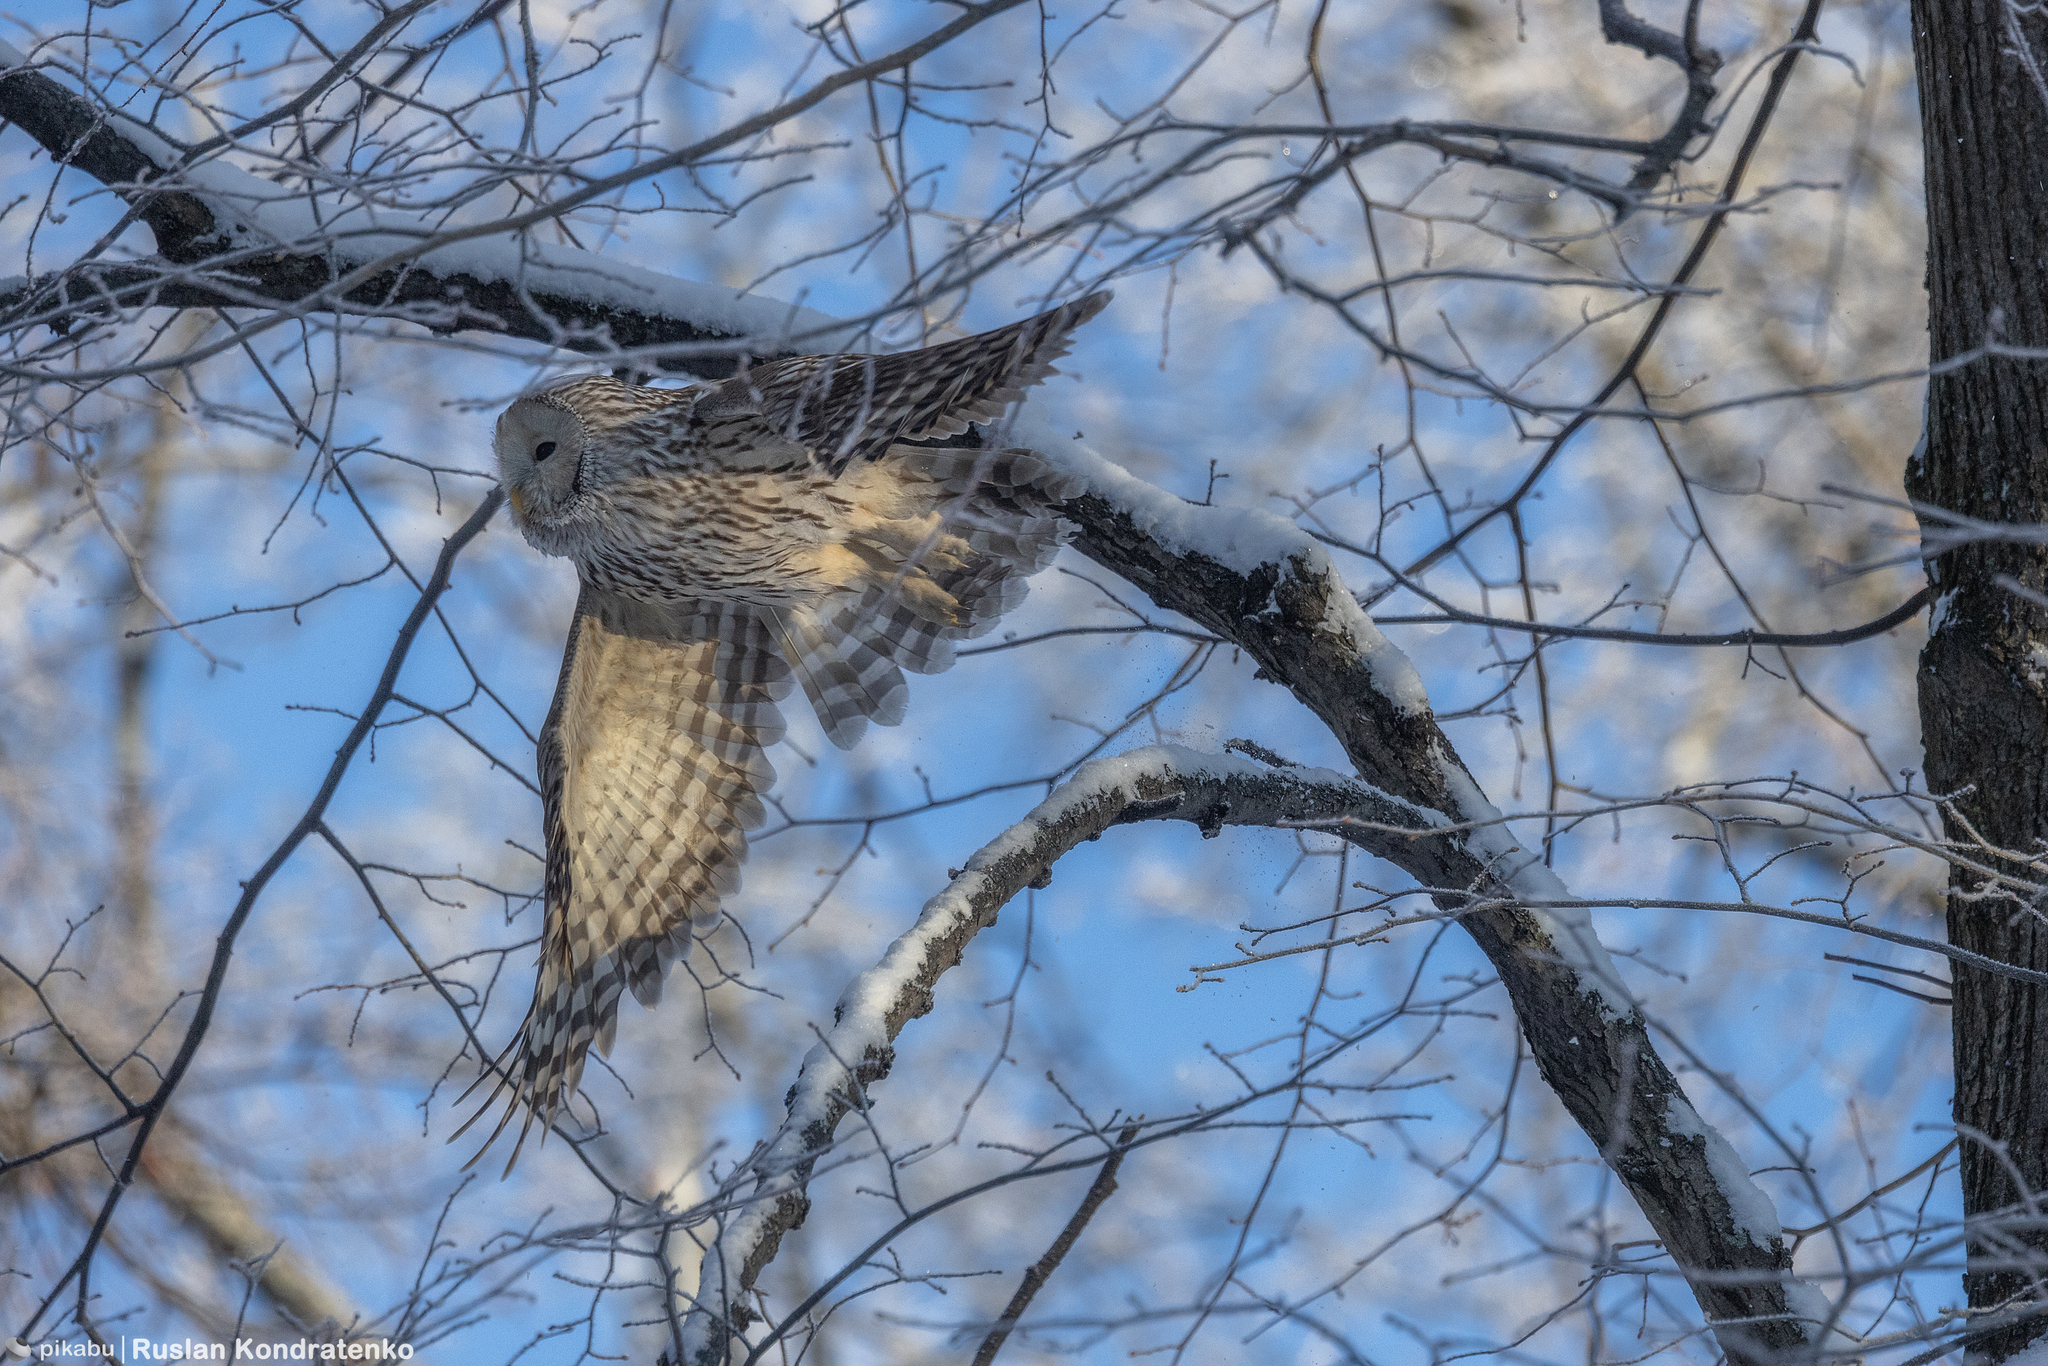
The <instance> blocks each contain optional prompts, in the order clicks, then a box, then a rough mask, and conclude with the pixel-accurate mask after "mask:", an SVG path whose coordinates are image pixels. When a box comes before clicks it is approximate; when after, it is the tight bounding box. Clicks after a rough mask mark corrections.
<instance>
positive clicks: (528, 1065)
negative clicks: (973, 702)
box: [455, 293, 1110, 1173]
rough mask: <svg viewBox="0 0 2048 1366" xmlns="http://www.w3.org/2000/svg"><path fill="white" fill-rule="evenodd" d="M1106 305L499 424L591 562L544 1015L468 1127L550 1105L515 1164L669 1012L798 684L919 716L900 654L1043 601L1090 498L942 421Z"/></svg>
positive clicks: (860, 719) (551, 872)
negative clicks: (610, 1057) (629, 1001)
mask: <svg viewBox="0 0 2048 1366" xmlns="http://www.w3.org/2000/svg"><path fill="white" fill-rule="evenodd" d="M1109 297H1110V296H1109V295H1108V294H1107V293H1097V294H1091V295H1089V296H1088V297H1086V298H1084V299H1080V300H1077V301H1075V302H1072V303H1069V304H1066V305H1063V306H1062V307H1060V308H1056V309H1054V310H1053V311H1051V312H1050V313H1045V314H1041V315H1040V316H1038V317H1035V318H1032V319H1029V320H1028V321H1025V322H1021V323H1016V324H1013V325H1012V326H1009V327H1005V328H1000V329H998V330H996V331H994V332H986V333H983V334H981V335H980V336H975V337H967V338H964V339H962V340H959V341H952V342H947V343H944V344H942V345H939V346H933V347H929V348H927V349H925V350H922V351H908V352H901V353H897V354H893V355H883V356H869V355H841V356H800V357H796V358H794V359H789V360H782V361H777V362H774V363H772V364H766V365H759V366H755V367H753V368H751V369H747V370H743V371H742V372H741V373H740V374H739V375H738V376H736V377H735V378H733V379H730V380H726V381H724V382H723V383H712V384H700V385H694V386H691V387H688V388H682V389H655V388H646V387H642V386H639V385H633V384H626V383H622V382H621V381H619V380H615V379H610V378H606V377H603V376H592V377H587V378H583V379H575V380H571V381H569V382H568V383H566V384H561V385H557V386H556V387H554V388H551V389H547V390H544V391H542V392H540V393H536V394H532V395H529V396H527V397H525V398H522V399H520V400H519V401H518V402H516V403H514V404H513V405H512V406H511V407H510V408H508V409H506V410H505V412H504V414H503V415H502V416H501V417H499V419H498V427H497V438H496V443H495V444H496V450H497V457H498V469H499V477H500V479H501V480H502V482H503V485H504V489H505V495H506V498H507V500H508V501H509V502H510V503H511V506H512V512H513V516H514V518H515V519H516V520H517V522H518V525H519V529H520V531H521V533H523V534H524V535H525V537H526V539H527V541H528V542H529V543H530V544H531V545H532V546H533V547H534V548H535V549H536V550H539V551H541V552H542V553H544V554H549V555H562V556H566V557H567V558H569V559H570V560H572V561H574V562H575V565H576V574H577V578H578V580H579V584H580V590H581V591H580V593H579V594H578V597H577V602H576V612H575V618H574V620H573V621H572V622H571V624H570V627H569V640H568V645H567V647H566V649H565V650H564V651H563V655H562V672H561V677H560V680H559V682H558V683H557V684H556V686H555V696H554V703H553V705H552V706H551V707H550V708H549V710H548V716H547V722H546V724H545V725H544V726H543V727H542V729H541V733H540V741H539V745H538V763H539V770H540V790H541V825H542V832H543V836H544V847H545V856H546V870H545V873H544V876H543V896H544V902H545V907H546V910H545V917H544V925H543V929H542V939H541V957H540V970H539V977H538V980H537V981H536V983H535V986H534V992H533V1005H532V1007H531V1009H530V1010H529V1011H528V1012H527V1016H526V1021H525V1023H524V1024H523V1025H522V1026H521V1027H520V1030H519V1032H518V1034H517V1035H516V1036H515V1037H514V1038H513V1040H512V1042H511V1043H510V1044H509V1045H508V1046H507V1047H506V1049H505V1052H504V1053H503V1054H500V1055H499V1058H498V1060H497V1061H498V1068H497V1069H496V1070H497V1072H498V1074H499V1076H500V1080H499V1082H498V1085H497V1087H496V1088H495V1089H494V1090H493V1091H492V1092H491V1094H490V1096H489V1097H488V1098H487V1099H486V1100H485V1102H484V1104H483V1106H482V1108H481V1109H479V1110H478V1111H477V1113H476V1114H475V1115H472V1116H471V1117H470V1119H469V1120H468V1121H467V1122H466V1123H465V1124H464V1125H463V1126H462V1129H458V1130H457V1131H456V1134H455V1136H456V1137H460V1135H461V1133H462V1132H463V1130H466V1129H468V1128H469V1126H470V1125H471V1124H474V1123H475V1122H476V1120H477V1119H478V1118H480V1117H482V1115H484V1114H485V1113H487V1112H489V1111H490V1110H491V1109H492V1107H493V1106H494V1105H495V1103H496V1101H497V1099H498V1097H499V1096H500V1095H501V1094H503V1093H504V1092H506V1091H507V1090H508V1089H509V1090H510V1092H511V1097H510V1099H509V1101H508V1102H507V1104H506V1108H505V1114H504V1117H503V1118H502V1119H500V1120H499V1122H498V1125H497V1127H496V1128H495V1129H494V1130H493V1131H492V1133H491V1137H490V1139H489V1140H487V1141H486V1142H485V1144H484V1149H485V1150H488V1149H489V1147H490V1146H491V1144H492V1143H493V1142H495V1141H496V1140H497V1138H498V1136H499V1134H501V1133H503V1132H504V1129H505V1127H506V1125H507V1124H509V1123H510V1122H511V1120H512V1119H513V1118H514V1117H515V1116H516V1115H517V1114H519V1113H520V1111H521V1110H522V1109H523V1110H524V1111H525V1115H526V1118H525V1122H524V1123H523V1124H522V1125H521V1126H520V1130H519V1138H518V1140H517V1142H515V1144H514V1146H513V1150H512V1155H511V1160H510V1161H508V1162H507V1163H506V1168H505V1170H506V1172H507V1173H509V1172H510V1171H511V1169H512V1162H516V1161H517V1160H518V1156H519V1149H520V1147H521V1146H523V1145H524V1143H525V1140H526V1135H527V1133H528V1131H529V1130H530V1129H531V1127H532V1125H533V1123H534V1121H535V1120H536V1119H537V1120H539V1121H540V1124H541V1129H542V1133H543V1135H545V1133H546V1130H547V1128H548V1126H549V1125H550V1124H551V1123H552V1121H553V1118H554V1115H555V1113H556V1111H557V1110H558V1109H559V1108H560V1107H561V1105H562V1104H563V1102H564V1101H565V1100H566V1099H567V1098H568V1097H569V1096H570V1095H571V1094H573V1093H574V1091H575V1088H576V1084H577V1081H578V1079H579V1078H580V1077H581V1075H582V1072H583V1063H584V1059H585V1056H586V1055H587V1053H588V1051H589V1049H590V1047H591V1045H592V1044H595V1045H596V1046H597V1048H598V1050H599V1051H600V1052H606V1053H608V1052H609V1051H610V1049H611V1045H612V1040H613V1037H614V1033H615V1031H616V1029H617V1025H618V1012H619V1003H620V997H621V996H623V995H624V994H625V993H627V992H631V993H632V995H633V998H634V999H635V1000H636V1001H638V1002H640V1004H641V1005H643V1006H648V1007H651V1006H653V1005H654V1004H655V1003H656V1002H657V1001H658V1000H659V999H660V997H661V987H662V979H663V977H664V976H665V975H666V973H667V971H668V969H669V967H670V965H671V964H672V963H673V962H674V961H675V960H676V959H677V958H680V957H682V956H684V955H686V954H687V953H688V952H689V950H690V944H691V939H692V936H693V934H694V933H701V932H704V931H707V930H708V929H709V928H710V927H711V926H713V925H714V924H716V922H717V921H718V919H719V915H720V904H721V902H722V901H723V900H724V898H726V897H729V896H731V895H732V894H733V893H734V892H736V891H737V890H738V889H739V885H740V878H739V870H740V865H741V864H742V863H743V862H745V860H746V857H747V832H748V831H750V830H753V829H756V828H757V827H759V826H760V825H761V824H762V822H763V821H764V820H765V819H766V812H765V810H764V808H763V805H762V796H763V794H765V793H766V792H767V791H768V789H769V787H770V785H771V784H772V783H773V782H774V781H775V771H774V769H773V768H771V767H770V766H769V763H768V758H767V755H766V753H765V751H766V750H767V748H768V747H769V746H770V745H773V744H774V743H775V742H776V741H777V740H778V739H780V738H781V736H782V733H783V720H782V715H781V713H780V712H779V711H778V709H777V706H776V704H777V703H778V702H780V701H782V700H783V699H784V698H785V697H787V696H788V695H789V694H790V692H791V691H792V690H793V688H795V687H797V686H801V687H802V688H803V691H804V695H805V696H806V697H807V698H809V700H810V704H811V706H812V708H813V709H814V710H815V711H816V712H817V715H818V720H819V722H820V723H821V724H822V725H823V727H824V730H825V734H826V735H827V736H828V737H830V739H831V740H832V742H833V743H834V744H835V745H837V746H839V747H840V748H842V749H844V748H850V747H851V746H852V745H853V744H854V743H855V742H856V741H858V740H859V739H860V737H861V735H862V734H863V732H865V730H866V729H867V725H868V723H869V722H870V721H872V722H875V723H876V724H878V725H885V726H890V725H895V724H896V723H897V722H899V721H901V720H902V719H903V711H904V703H905V700H906V695H907V692H908V689H907V688H906V686H905V683H904V677H903V674H904V671H905V670H909V671H910V672H912V673H927V674H929V673H937V672H939V671H940V670H943V669H945V668H947V667H948V666H950V665H951V664H952V662H953V651H954V645H955V642H957V641H960V640H963V639H967V638H970V637H973V636H977V635H980V634H982V633H983V632H985V631H987V630H989V629H990V628H991V627H993V626H994V625H995V622H996V620H997V618H999V617H1000V616H1002V614H1003V613H1005V612H1007V611H1009V610H1010V609H1011V608H1013V607H1015V606H1016V605H1017V604H1018V603H1019V602H1020V601H1021V600H1022V599H1023V597H1024V587H1025V585H1024V581H1025V579H1026V578H1027V577H1028V576H1030V575H1031V574H1034V573H1036V572H1037V571H1038V570H1040V569H1042V568H1043V567H1044V566H1045V565H1046V564H1047V562H1048V561H1050V560H1051V558H1052V556H1053V555H1054V554H1055V553H1056V552H1057V550H1058V549H1059V547H1060V545H1061V543H1062V542H1063V541H1064V540H1065V538H1066V537H1067V536H1068V535H1069V534H1071V531H1072V527H1071V524H1069V523H1066V522H1063V521H1062V520H1061V519H1060V518H1059V516H1058V515H1057V508H1058V506H1059V504H1060V503H1061V502H1062V501H1063V500H1064V499H1065V498H1067V497H1069V496H1071V495H1072V494H1073V493H1074V492H1076V491H1077V490H1076V489H1075V487H1074V486H1073V484H1072V481H1071V480H1070V479H1069V478H1068V477H1066V476H1063V475H1062V474H1061V472H1060V471H1058V470H1057V469H1055V468H1054V467H1053V466H1052V465H1051V463H1050V462H1048V461H1046V460H1045V459H1043V458H1042V457H1040V456H1038V455H1036V454H1034V453H1033V452H1031V451H1028V450H991V449H981V448H969V447H963V446H961V445H959V444H957V443H942V442H941V441H940V440H938V439H939V438H945V437H949V436H956V435H958V434H960V433H962V432H965V431H966V430H967V429H968V427H969V424H971V423H977V422H987V421H989V420H990V419H992V418H995V417H997V416H998V415H1000V414H1001V412H1002V411H1003V409H1004V407H1005V405H1007V404H1008V403H1010V402H1012V401H1014V400H1016V399H1020V398H1022V397H1023V390H1024V389H1025V388H1026V387H1027V386H1029V385H1032V384H1035V383H1037V382H1038V381H1039V380H1041V379H1043V378H1045V377H1046V376H1047V375H1050V374H1054V373H1056V371H1054V369H1053V368H1052V362H1053V361H1054V360H1055V359H1057V358H1058V357H1060V356H1062V355H1064V354H1066V350H1067V345H1068V341H1069V337H1070V335H1071V333H1072V331H1073V329H1074V328H1075V327H1077V326H1078V325H1080V324H1081V323H1083V322H1085V321H1087V320H1088V319H1089V318H1091V317H1093V316H1094V315H1095V314H1096V313H1098V312H1099V311H1101V309H1102V307H1103V306H1104V305H1105V304H1107V303H1108V302H1109ZM490 1075H491V1073H490V1072H486V1073H485V1074H484V1076H485V1077H489V1076H490ZM483 1079H484V1078H479V1079H478V1081H479V1084H481V1082H482V1080H483ZM472 1089H473V1088H472ZM477 1156H478V1157H481V1156H482V1152H479V1153H478V1154H477ZM475 1160H476V1159H475V1158H472V1159H471V1161H472V1162H473V1161H475Z"/></svg>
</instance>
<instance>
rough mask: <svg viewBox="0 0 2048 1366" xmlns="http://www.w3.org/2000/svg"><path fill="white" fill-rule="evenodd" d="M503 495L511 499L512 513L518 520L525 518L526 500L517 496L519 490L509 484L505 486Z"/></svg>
mask: <svg viewBox="0 0 2048 1366" xmlns="http://www.w3.org/2000/svg"><path fill="white" fill-rule="evenodd" d="M505 496H506V497H507V498H509V499H511V500H512V515H513V516H514V517H516V518H518V519H519V520H520V521H522V522H523V521H525V520H526V500H525V499H524V498H521V497H520V496H519V490H518V489H516V488H514V487H512V486H511V485H510V484H507V485H506V486H505Z"/></svg>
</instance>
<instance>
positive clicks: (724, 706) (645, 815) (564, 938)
mask: <svg viewBox="0 0 2048 1366" xmlns="http://www.w3.org/2000/svg"><path fill="white" fill-rule="evenodd" d="M792 686H793V682H792V678H791V672H790V668H789V665H788V664H787V663H785V662H784V660H783V658H782V656H781V654H780V653H779V652H778V651H777V649H776V639H775V626H774V623H773V622H772V621H771V620H770V619H769V615H768V614H766V613H763V612H761V611H760V610H758V609H754V608H750V607H747V606H745V605H742V604H735V603H728V602H682V603H669V604H650V603H643V602H638V601H635V600H633V599H631V598H626V597H622V596H619V595H617V594H611V593H605V592H602V591H600V590H598V589H595V588H592V587H590V586H588V585H585V586H584V588H583V592H582V595H581V596H580V597H579V598H578V600H577V603H576V616H575V620H574V621H573V623H572V624H571V625H570V628H569V642H568V647H567V649H566V650H565V651H564V653H563V658H562V673H561V678H560V681H559V682H558V683H557V685H556V688H555V700H554V704H553V706H552V707H550V708H549V711H548V718H547V722H546V724H545V725H544V726H543V727H542V729H541V735H540V744H539V756H538V757H539V768H540V778H541V784H540V786H541V823H542V829H543V833H544V835H545V837H546V859H547V867H546V873H545V876H544V883H543V891H544V900H545V903H546V913H545V917H544V924H543V929H542V939H541V956H540V972H539V976H538V979H537V980H536V982H535V985H534V992H533V1005H532V1007H531V1009H530V1010H529V1012H528V1014H527V1016H526V1022H525V1023H524V1024H523V1025H522V1026H521V1027H520V1030H519V1033H518V1035H517V1036H516V1037H515V1038H514V1039H513V1041H512V1043H511V1044H510V1045H508V1047H507V1048H506V1050H505V1053H504V1054H501V1055H500V1057H499V1059H498V1063H499V1072H500V1077H499V1081H498V1084H497V1086H496V1087H495V1088H494V1089H493V1090H492V1092H491V1094H490V1096H489V1098H488V1099H486V1100H485V1102H484V1104H483V1106H482V1107H481V1108H480V1109H479V1110H478V1111H477V1113H476V1114H475V1115H472V1116H471V1117H470V1119H469V1121H468V1122H466V1123H465V1124H464V1125H463V1126H462V1128H461V1129H458V1130H457V1131H456V1133H455V1137H460V1136H461V1134H462V1132H463V1131H464V1130H466V1129H468V1128H469V1127H470V1125H471V1124H474V1123H475V1122H476V1120H477V1119H478V1118H480V1117H481V1116H482V1115H483V1114H485V1113H487V1112H488V1111H489V1110H490V1109H491V1108H492V1106H493V1105H494V1104H495V1103H496V1101H497V1099H498V1097H499V1095H501V1094H502V1093H504V1092H505V1091H506V1090H508V1089H509V1090H510V1091H511V1093H512V1096H511V1100H510V1102H509V1103H508V1104H507V1106H506V1109H505V1115H504V1118H502V1119H501V1120H499V1122H498V1125H497V1128H495V1129H494V1130H492V1132H491V1137H490V1139H489V1140H487V1141H486V1142H485V1143H484V1145H483V1146H484V1150H488V1149H489V1148H490V1146H491V1144H492V1143H494V1142H496V1140H497V1138H498V1136H499V1134H501V1133H502V1132H504V1129H505V1127H506V1125H507V1124H509V1123H510V1122H511V1120H512V1118H513V1116H514V1115H516V1114H517V1113H518V1112H519V1111H520V1110H521V1109H522V1108H524V1109H525V1110H526V1115H527V1117H526V1120H525V1122H524V1123H523V1124H522V1125H521V1126H520V1130H519V1140H518V1143H516V1144H515V1145H514V1147H513V1150H512V1157H511V1160H510V1161H508V1162H507V1163H506V1164H505V1170H506V1171H507V1172H508V1173H509V1172H510V1171H511V1170H512V1162H514V1161H517V1160H518V1157H519V1149H520V1147H521V1146H523V1145H524V1144H525V1141H526V1135H527V1133H528V1131H529V1129H530V1128H531V1126H532V1124H533V1122H534V1120H535V1119H538V1120H539V1121H540V1122H541V1127H542V1130H543V1133H545V1131H546V1129H547V1127H548V1125H549V1124H551V1123H552V1122H553V1119H554V1116H555V1113H556V1111H557V1110H558V1109H559V1108H560V1107H561V1105H562V1104H563V1102H564V1101H565V1100H566V1099H567V1098H568V1097H569V1096H570V1095H571V1094H573V1093H574V1091H575V1089H576V1084H577V1081H578V1080H579V1079H580V1077H581V1076H582V1073H583V1062H584V1058H585V1056H586V1055H587V1053H588V1052H589V1049H590V1047H591V1045H592V1044H593V1043H594V1044H596V1045H597V1048H598V1050H599V1051H600V1052H609V1051H610V1049H611V1044H612V1036H613V1033H614V1030H615V1029H616V1027H617V1024H618V1012H619V998H620V996H621V995H623V994H624V993H626V992H628V991H630V992H631V993H632V994H633V997H634V999H635V1000H637V1001H639V1002H640V1003H641V1004H642V1005H647V1006H651V1005H653V1004H654V1003H655V1002H656V1001H657V1000H659V999H660V997H661V984H662V978H663V976H664V975H665V973H666V972H667V969H668V966H669V964H670V963H671V962H673V961H674V960H675V959H676V958H678V957H681V956H683V955H686V954H687V953H688V952H689V946H690V934H691V928H692V926H693V925H695V926H708V925H709V924H711V923H713V922H715V921H716V920H717V918H718V915H719V903H720V902H721V900H722V899H723V898H724V897H727V896H730V895H731V894H732V893H733V892H735V891H737V890H738V889H739V868H740V864H741V863H742V862H743V861H744V860H745V859H746V856H747V837H746V832H747V831H749V830H753V829H756V828H758V827H759V826H760V824H761V823H762V821H763V820H764V819H765V816H766V813H765V810H764V808H763V806H762V804H761V794H762V793H764V792H766V791H767V790H768V788H769V786H770V784H772V783H773V782H774V781H775V771H774V769H773V768H771V767H770V766H769V763H768V759H767V756H766V754H764V753H763V751H764V750H765V749H766V747H767V746H769V745H772V744H774V743H775V742H776V741H777V740H779V739H781V738H782V731H783V724H782V714H781V712H780V711H779V710H778V709H777V707H776V705H775V704H776V702H777V701H778V700H780V699H781V698H783V697H786V696H788V694H789V691H790V689H791V687H792ZM508 1059H509V1061H508ZM484 1075H485V1076H486V1077H488V1076H489V1075H490V1073H488V1072H486V1073H485V1074H484ZM479 1082H481V1078H480V1079H479ZM482 1155H483V1151H482V1150H480V1151H479V1152H478V1153H477V1156H478V1157H481V1156H482ZM470 1160H471V1161H472V1162H473V1161H475V1160H476V1159H475V1158H471V1159H470Z"/></svg>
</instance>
